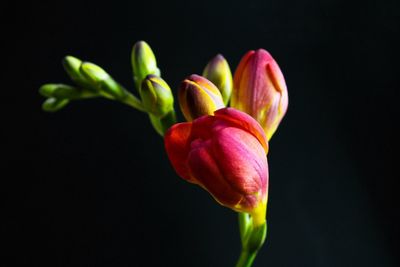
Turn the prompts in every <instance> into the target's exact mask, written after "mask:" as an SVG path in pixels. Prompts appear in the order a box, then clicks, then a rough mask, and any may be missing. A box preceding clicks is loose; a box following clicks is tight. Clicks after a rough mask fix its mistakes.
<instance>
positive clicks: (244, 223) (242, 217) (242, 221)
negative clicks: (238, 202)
mask: <svg viewBox="0 0 400 267" xmlns="http://www.w3.org/2000/svg"><path fill="white" fill-rule="evenodd" d="M238 216H239V231H240V240H241V241H242V246H243V245H244V242H245V237H246V234H247V231H248V229H249V227H250V226H251V218H250V215H249V214H248V213H244V212H239V213H238Z"/></svg>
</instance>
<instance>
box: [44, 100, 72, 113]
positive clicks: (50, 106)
mask: <svg viewBox="0 0 400 267" xmlns="http://www.w3.org/2000/svg"><path fill="white" fill-rule="evenodd" d="M68 103H69V100H68V99H59V98H54V97H50V98H48V99H46V100H45V101H44V102H43V104H42V109H43V110H44V111H47V112H56V111H58V110H60V109H62V108H63V107H65V106H66V105H67V104H68Z"/></svg>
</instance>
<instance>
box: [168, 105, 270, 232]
mask: <svg viewBox="0 0 400 267" xmlns="http://www.w3.org/2000/svg"><path fill="white" fill-rule="evenodd" d="M214 114H215V115H214V116H202V117H200V118H198V119H195V120H194V121H193V122H185V123H178V124H175V125H174V126H172V127H171V128H170V129H169V130H168V131H167V133H166V134H165V147H166V151H167V154H168V157H169V159H170V161H171V163H172V166H173V167H174V169H175V170H176V172H177V173H178V175H179V176H181V177H182V178H183V179H185V180H187V181H189V182H191V183H194V184H198V185H199V186H201V187H202V188H204V189H206V190H207V191H208V192H210V193H211V195H212V196H213V197H214V198H215V199H216V200H217V201H218V202H219V203H220V204H222V205H224V206H226V207H229V208H231V209H233V210H235V211H238V212H247V213H250V214H251V215H252V217H253V221H254V223H255V225H261V224H262V223H264V222H265V216H266V203H267V190H268V163H267V157H266V153H267V150H268V143H267V139H266V137H265V134H264V131H263V129H262V128H261V126H260V125H259V124H258V123H257V122H256V121H255V120H254V119H253V118H252V117H250V116H249V115H247V114H245V113H243V112H240V111H238V110H235V109H233V108H223V109H220V110H218V111H216V112H215V113H214Z"/></svg>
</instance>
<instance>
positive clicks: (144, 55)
mask: <svg viewBox="0 0 400 267" xmlns="http://www.w3.org/2000/svg"><path fill="white" fill-rule="evenodd" d="M131 63H132V69H133V79H134V80H135V85H136V88H138V89H139V88H140V85H141V83H142V81H143V79H144V78H146V76H147V75H149V74H154V75H157V76H160V70H159V69H158V68H157V61H156V57H155V56H154V53H153V51H152V50H151V48H150V46H149V45H148V44H147V43H146V42H145V41H139V42H137V43H136V44H135V45H134V46H133V48H132V54H131Z"/></svg>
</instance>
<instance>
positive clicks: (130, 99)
mask: <svg viewBox="0 0 400 267" xmlns="http://www.w3.org/2000/svg"><path fill="white" fill-rule="evenodd" d="M121 102H122V103H124V104H126V105H128V106H131V107H133V108H135V109H137V110H140V111H143V112H145V111H146V110H145V109H144V107H143V105H142V102H140V100H139V99H138V98H137V97H136V96H134V95H132V94H131V93H129V92H127V95H126V97H125V98H124V99H122V100H121Z"/></svg>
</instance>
